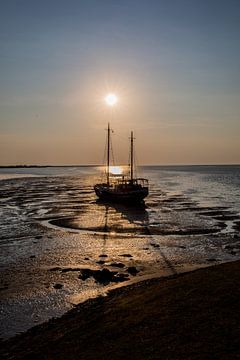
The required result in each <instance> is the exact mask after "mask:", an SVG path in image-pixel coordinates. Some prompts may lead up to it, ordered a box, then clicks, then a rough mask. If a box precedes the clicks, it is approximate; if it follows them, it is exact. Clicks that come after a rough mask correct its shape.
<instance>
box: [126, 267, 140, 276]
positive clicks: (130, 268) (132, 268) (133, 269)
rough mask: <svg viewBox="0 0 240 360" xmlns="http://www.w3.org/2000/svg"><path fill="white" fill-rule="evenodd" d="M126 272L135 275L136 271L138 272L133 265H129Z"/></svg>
mask: <svg viewBox="0 0 240 360" xmlns="http://www.w3.org/2000/svg"><path fill="white" fill-rule="evenodd" d="M127 272H128V273H129V274H131V275H133V276H136V275H137V273H139V270H137V268H136V267H135V266H129V267H128V268H127Z"/></svg>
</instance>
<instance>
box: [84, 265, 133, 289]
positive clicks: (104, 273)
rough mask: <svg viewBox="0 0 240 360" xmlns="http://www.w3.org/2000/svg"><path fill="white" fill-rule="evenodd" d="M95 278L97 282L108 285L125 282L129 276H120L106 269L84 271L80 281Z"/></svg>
mask: <svg viewBox="0 0 240 360" xmlns="http://www.w3.org/2000/svg"><path fill="white" fill-rule="evenodd" d="M91 276H92V277H93V278H94V279H95V281H96V282H98V283H100V284H103V285H107V284H109V283H110V282H120V281H125V280H126V278H127V277H128V275H127V274H118V272H117V271H110V270H108V269H106V268H104V269H101V270H91V269H82V270H81V274H80V275H79V279H81V280H86V279H88V278H89V277H91Z"/></svg>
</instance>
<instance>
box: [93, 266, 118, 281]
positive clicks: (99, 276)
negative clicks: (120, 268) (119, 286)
mask: <svg viewBox="0 0 240 360" xmlns="http://www.w3.org/2000/svg"><path fill="white" fill-rule="evenodd" d="M116 274H117V272H116V271H110V270H108V269H105V268H104V269H102V270H96V271H94V273H93V277H94V279H95V280H96V281H97V282H99V283H100V284H108V283H109V282H111V281H112V280H113V277H114V275H116Z"/></svg>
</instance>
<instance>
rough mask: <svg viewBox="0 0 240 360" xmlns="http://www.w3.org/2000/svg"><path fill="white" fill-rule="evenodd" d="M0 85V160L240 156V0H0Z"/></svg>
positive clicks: (202, 160)
mask: <svg viewBox="0 0 240 360" xmlns="http://www.w3.org/2000/svg"><path fill="white" fill-rule="evenodd" d="M0 87H1V88H0V164H1V165H6V164H19V163H20V164H23V163H25V164H96V163H101V161H102V158H103V150H104V145H105V135H106V133H105V131H104V129H105V128H106V126H107V122H108V121H111V124H112V128H113V129H114V130H115V132H114V135H113V144H114V154H115V159H116V161H119V162H121V163H125V162H126V161H127V159H128V136H129V133H130V131H131V130H134V132H135V136H136V148H137V155H138V159H139V162H140V163H142V164H207V163H240V1H239V0H225V1H223V0H144V1H143V0H41V1H40V0H5V1H4V0H0ZM108 92H115V93H116V94H117V95H118V96H119V103H118V105H117V106H116V107H115V109H114V111H112V110H111V109H110V108H107V106H106V105H105V104H104V102H103V98H104V96H105V95H106V94H107V93H108Z"/></svg>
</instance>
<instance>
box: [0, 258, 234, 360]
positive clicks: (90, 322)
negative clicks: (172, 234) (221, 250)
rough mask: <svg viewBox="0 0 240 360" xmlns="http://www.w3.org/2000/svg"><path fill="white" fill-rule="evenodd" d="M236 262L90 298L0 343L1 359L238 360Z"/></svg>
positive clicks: (153, 280)
mask: <svg viewBox="0 0 240 360" xmlns="http://www.w3.org/2000/svg"><path fill="white" fill-rule="evenodd" d="M239 270H240V261H236V262H231V263H226V264H221V265H217V266H212V267H209V268H205V269H200V270H196V271H193V272H190V273H185V274H181V275H172V276H170V277H168V278H165V279H164V278H163V279H161V278H159V279H152V280H147V281H145V282H141V283H138V284H135V285H132V286H129V287H125V288H121V289H116V290H113V291H111V292H110V293H109V295H108V296H107V297H99V298H97V299H95V300H88V301H86V302H85V303H83V304H80V305H78V306H76V307H75V308H74V309H72V310H71V311H69V312H68V313H67V314H65V315H64V316H62V317H61V318H59V319H52V320H50V321H49V322H47V323H45V324H42V325H39V326H36V327H35V328H32V329H30V330H29V331H27V332H26V333H24V334H21V335H18V336H16V337H14V338H12V339H10V340H8V341H4V342H2V344H1V345H2V346H1V347H2V350H1V357H2V359H6V360H7V359H84V360H86V359H123V358H124V359H238V358H240V351H239V346H238V345H239V337H240V328H239V321H240V313H239V296H240V290H239V289H240V279H239Z"/></svg>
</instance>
